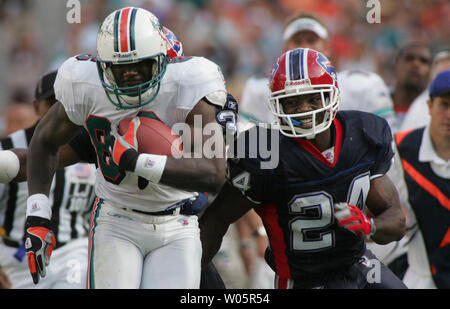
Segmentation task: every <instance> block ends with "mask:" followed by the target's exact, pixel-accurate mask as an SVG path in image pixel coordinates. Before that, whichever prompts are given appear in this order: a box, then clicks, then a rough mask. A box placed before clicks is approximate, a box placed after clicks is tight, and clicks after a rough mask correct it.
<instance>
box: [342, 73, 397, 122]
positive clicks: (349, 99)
mask: <svg viewBox="0 0 450 309" xmlns="http://www.w3.org/2000/svg"><path fill="white" fill-rule="evenodd" d="M338 85H339V90H340V91H341V101H340V103H339V110H349V109H353V110H359V111H363V112H368V113H373V114H375V115H377V116H380V117H383V118H385V119H386V120H387V122H388V123H389V125H390V126H391V127H392V126H393V125H394V123H395V119H394V118H395V112H394V104H393V102H392V99H391V96H390V93H389V88H388V87H387V85H386V84H385V82H384V81H383V79H382V78H381V77H380V76H379V75H378V74H376V73H373V72H368V71H360V70H346V71H342V72H339V73H338Z"/></svg>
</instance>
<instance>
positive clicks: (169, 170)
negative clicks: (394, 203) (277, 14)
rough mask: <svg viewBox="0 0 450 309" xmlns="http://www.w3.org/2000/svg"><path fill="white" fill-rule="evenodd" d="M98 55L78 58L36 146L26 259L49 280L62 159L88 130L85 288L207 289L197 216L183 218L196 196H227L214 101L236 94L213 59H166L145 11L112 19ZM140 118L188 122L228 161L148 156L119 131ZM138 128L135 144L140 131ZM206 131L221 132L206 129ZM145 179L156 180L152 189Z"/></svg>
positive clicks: (66, 71) (61, 73)
mask: <svg viewBox="0 0 450 309" xmlns="http://www.w3.org/2000/svg"><path fill="white" fill-rule="evenodd" d="M97 48H98V56H93V55H79V56H77V57H72V58H69V59H68V60H66V62H65V63H64V64H63V65H62V66H61V67H60V68H59V70H58V76H57V78H56V82H55V93H56V99H57V100H58V102H57V103H56V104H55V105H54V106H53V107H52V108H51V109H50V111H49V113H48V114H47V115H46V117H45V118H44V119H43V121H41V122H40V123H39V125H38V127H37V129H36V130H37V134H35V137H34V138H33V140H32V142H31V145H30V148H29V152H30V155H29V160H28V167H27V169H28V184H29V194H30V196H29V198H28V201H27V205H28V207H27V223H28V227H29V228H28V233H27V237H28V238H27V241H28V246H27V255H28V260H29V267H30V270H31V272H32V274H33V279H34V280H35V282H36V281H38V280H39V277H40V276H43V275H45V266H46V265H47V264H48V262H49V259H50V255H51V249H52V245H53V236H52V230H51V227H50V225H49V219H50V216H51V211H50V208H49V201H48V197H47V196H48V191H49V185H48V179H51V177H52V175H53V173H54V170H55V164H56V159H57V158H56V154H57V151H58V148H59V147H60V146H61V145H64V144H66V143H67V142H68V141H69V140H70V139H71V138H73V137H74V136H75V135H76V134H77V133H78V132H79V130H80V128H81V127H82V126H84V127H85V128H86V130H87V131H88V132H89V134H90V138H91V140H92V143H93V144H94V146H95V148H96V151H97V156H98V160H97V162H98V165H99V168H98V170H97V177H96V184H95V192H96V195H97V199H96V203H95V205H94V210H93V214H92V224H91V230H90V244H89V246H90V252H89V266H88V280H87V281H88V282H87V286H88V287H89V288H198V287H199V283H200V260H201V255H202V249H201V244H200V238H199V229H198V222H197V216H195V215H185V214H183V206H184V205H185V204H186V203H191V202H193V201H194V200H196V199H197V197H198V196H199V193H198V192H213V193H214V192H217V191H218V190H219V189H220V188H221V186H222V185H223V183H224V181H225V158H224V152H225V147H224V141H223V136H222V134H211V133H209V132H216V130H215V129H216V127H217V132H221V128H220V125H219V124H217V122H216V121H215V110H216V107H215V105H216V106H221V105H224V104H225V103H226V95H227V94H226V89H225V81H224V78H223V75H222V73H221V70H220V68H219V67H218V66H217V65H216V64H214V63H213V62H211V61H209V60H207V59H205V58H198V57H178V58H175V59H174V60H172V61H168V56H167V41H166V39H165V38H164V35H163V33H162V26H161V25H160V23H159V21H158V19H157V18H156V17H155V16H154V15H153V14H152V13H150V12H148V11H146V10H144V9H140V8H133V7H127V8H123V9H120V10H116V11H114V12H113V13H111V14H110V15H109V16H108V17H107V18H106V19H105V20H104V21H103V23H102V25H101V27H100V31H99V34H98V41H97ZM139 113H141V115H143V114H145V115H150V117H154V118H156V119H159V120H161V121H162V122H164V123H165V124H166V125H168V126H173V125H174V124H176V123H185V124H187V126H188V127H189V128H190V129H191V130H190V134H191V141H192V146H193V147H191V148H192V149H197V148H196V147H195V145H194V142H197V143H198V142H201V145H202V146H203V144H204V143H205V142H206V141H208V142H209V143H211V140H213V143H212V144H214V145H216V147H218V148H219V152H220V153H221V154H223V155H222V156H213V157H212V158H211V157H210V156H198V155H196V156H195V157H194V156H193V155H192V156H191V157H187V156H184V157H183V158H178V159H177V158H175V157H172V156H161V155H153V154H145V153H138V152H137V151H136V150H135V149H137V144H136V143H137V142H131V144H129V143H127V142H125V141H124V139H123V138H122V137H121V136H120V135H118V133H117V132H116V131H117V125H118V123H119V122H120V121H121V120H122V119H125V118H128V117H134V116H136V115H138V114H139ZM194 118H195V124H196V125H195V126H194ZM198 119H201V121H199V120H198ZM133 124H134V126H130V128H131V131H130V132H127V133H126V135H127V136H129V135H133V132H134V130H133V128H134V129H137V128H138V126H139V123H138V121H134V122H133ZM198 124H201V126H199V125H198ZM207 124H210V127H209V128H211V126H212V128H213V130H209V131H208V130H203V128H204V127H205V126H206V125H207ZM194 127H195V128H194ZM187 134H189V133H187ZM198 136H200V141H197V139H198V138H194V137H198ZM131 140H132V141H133V140H135V139H133V138H132V139H131ZM186 146H188V145H185V149H186V148H187V147H186ZM199 157H200V158H199ZM142 178H144V179H146V180H147V181H148V182H147V183H145V182H144V185H142V183H143V182H142V181H140V180H138V179H142ZM138 182H139V185H138Z"/></svg>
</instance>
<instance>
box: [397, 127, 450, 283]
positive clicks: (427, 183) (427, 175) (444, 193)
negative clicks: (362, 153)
mask: <svg viewBox="0 0 450 309" xmlns="http://www.w3.org/2000/svg"><path fill="white" fill-rule="evenodd" d="M424 130H425V129H424V128H422V129H417V130H414V131H412V132H410V133H409V134H407V135H406V136H402V138H400V134H397V135H396V139H397V143H398V150H399V153H400V157H401V158H402V163H403V167H404V170H405V181H406V185H407V187H408V192H409V194H408V199H409V203H410V205H411V207H412V209H413V211H414V214H415V217H416V220H417V222H418V224H419V228H420V230H421V232H422V236H423V240H424V242H425V248H426V251H427V255H428V260H429V262H430V264H431V265H430V268H431V273H432V274H433V280H434V282H435V284H436V286H437V287H438V288H447V289H448V288H450V211H449V210H450V199H449V197H450V182H449V181H448V179H445V178H442V177H439V176H438V175H436V174H435V173H434V172H433V170H432V169H431V166H430V164H429V162H420V161H419V160H418V158H419V149H420V144H421V142H422V136H423V134H424Z"/></svg>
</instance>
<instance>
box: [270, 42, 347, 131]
mask: <svg viewBox="0 0 450 309" xmlns="http://www.w3.org/2000/svg"><path fill="white" fill-rule="evenodd" d="M270 92H271V93H270V104H269V106H270V109H271V111H272V113H273V114H274V115H275V117H276V119H278V125H279V129H280V131H281V133H282V134H284V135H286V136H289V137H305V138H308V139H311V138H314V137H315V136H316V134H318V133H320V132H323V131H325V130H326V129H328V128H329V127H330V126H331V123H332V122H333V119H334V117H335V116H336V112H337V109H338V106H339V93H340V92H339V87H338V83H337V77H336V70H335V69H334V67H333V66H332V65H331V63H330V61H329V60H328V59H327V58H326V57H325V56H324V55H323V54H321V53H319V52H317V51H315V50H313V49H308V48H297V49H293V50H289V51H287V52H286V53H284V54H283V55H281V56H280V57H279V58H278V61H277V63H276V64H275V66H274V68H273V69H272V77H271V80H270ZM316 93H318V94H320V97H321V100H322V107H321V108H319V109H315V110H312V111H308V112H302V113H295V114H288V113H285V112H284V111H283V105H282V104H281V102H280V100H282V99H284V98H288V97H293V96H302V95H309V94H316ZM318 115H320V117H318ZM305 124H308V125H305ZM311 124H312V125H311ZM305 127H306V128H305Z"/></svg>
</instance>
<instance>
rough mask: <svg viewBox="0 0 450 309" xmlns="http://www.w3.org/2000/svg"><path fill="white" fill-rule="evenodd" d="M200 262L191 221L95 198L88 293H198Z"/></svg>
mask: <svg viewBox="0 0 450 309" xmlns="http://www.w3.org/2000/svg"><path fill="white" fill-rule="evenodd" d="M201 257H202V246H201V242H200V229H199V228H198V218H197V216H185V215H180V214H178V212H177V213H176V214H174V215H168V216H151V215H147V214H140V213H137V212H134V211H131V210H125V209H121V208H118V207H116V205H115V206H112V205H111V203H110V202H108V201H105V200H102V199H97V201H96V203H95V206H94V210H93V214H92V223H91V231H90V242H89V263H88V280H87V287H88V288H98V289H124V288H128V289H138V288H142V289H198V288H199V287H200V271H201Z"/></svg>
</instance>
